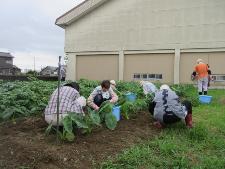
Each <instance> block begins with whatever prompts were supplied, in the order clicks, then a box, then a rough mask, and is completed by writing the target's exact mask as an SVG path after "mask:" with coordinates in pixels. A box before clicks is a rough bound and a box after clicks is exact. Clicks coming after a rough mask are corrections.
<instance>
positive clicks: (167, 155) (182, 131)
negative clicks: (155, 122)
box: [100, 90, 225, 169]
mask: <svg viewBox="0 0 225 169" xmlns="http://www.w3.org/2000/svg"><path fill="white" fill-rule="evenodd" d="M209 95H212V96H213V101H212V103H211V104H209V105H202V104H201V105H200V106H198V107H195V108H194V109H193V121H194V128H193V129H187V128H186V126H185V125H184V124H183V123H178V124H174V125H171V126H169V127H168V128H166V129H164V130H162V131H161V132H160V133H159V135H158V136H156V137H155V138H154V139H153V140H148V141H147V140H146V141H145V142H144V143H142V144H139V145H135V146H133V147H131V148H130V149H127V150H124V151H123V152H122V153H121V154H118V155H117V156H116V157H115V159H109V160H108V161H106V162H104V163H102V164H101V166H100V168H102V169H120V168H125V169H136V168H140V169H148V168H150V169H154V168H157V169H164V168H165V169H170V168H173V169H185V168H193V169H221V168H225V90H211V91H209Z"/></svg>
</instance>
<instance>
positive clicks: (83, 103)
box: [77, 96, 86, 107]
mask: <svg viewBox="0 0 225 169" xmlns="http://www.w3.org/2000/svg"><path fill="white" fill-rule="evenodd" d="M77 102H78V103H79V104H80V105H81V106H82V107H84V106H86V99H85V97H84V96H81V97H79V98H78V99H77Z"/></svg>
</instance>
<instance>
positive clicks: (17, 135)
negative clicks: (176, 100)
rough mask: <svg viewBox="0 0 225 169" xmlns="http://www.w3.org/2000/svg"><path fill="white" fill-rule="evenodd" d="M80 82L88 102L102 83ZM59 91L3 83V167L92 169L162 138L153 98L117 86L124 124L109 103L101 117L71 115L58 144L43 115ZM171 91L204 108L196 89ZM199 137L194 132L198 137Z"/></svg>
mask: <svg viewBox="0 0 225 169" xmlns="http://www.w3.org/2000/svg"><path fill="white" fill-rule="evenodd" d="M78 83H79V85H80V88H81V91H80V94H81V95H83V96H85V97H86V98H87V97H88V96H89V94H90V93H91V92H92V90H93V89H94V88H95V87H96V86H98V85H99V84H100V82H99V81H89V80H84V79H81V80H79V81H78ZM159 85H160V84H156V86H159ZM56 87H57V83H56V82H45V81H40V80H37V79H34V78H31V79H30V81H28V82H21V81H15V82H5V81H0V96H1V97H0V121H1V125H0V131H1V141H2V143H0V148H1V149H2V150H3V151H2V152H1V153H0V157H1V158H0V167H1V168H10V167H11V168H19V167H20V168H26V167H27V168H45V167H46V166H48V168H51V167H52V168H64V167H65V168H90V167H93V166H98V165H99V164H100V162H102V161H104V160H105V159H108V158H110V156H115V155H116V154H117V153H119V152H121V150H123V149H125V148H129V147H130V146H131V145H134V144H137V143H140V142H142V141H145V140H146V139H153V138H155V136H157V135H158V134H159V131H157V130H156V129H155V128H153V126H152V117H151V116H150V115H149V113H148V112H147V108H148V102H149V100H151V99H152V98H153V97H152V96H151V95H148V96H145V95H144V94H143V91H142V88H141V87H140V85H139V83H137V82H117V90H118V91H117V94H118V96H119V101H118V103H117V105H119V106H121V115H122V120H121V121H119V122H117V121H116V119H115V117H114V116H113V115H112V113H111V112H112V108H113V105H112V104H110V103H109V102H105V103H104V104H103V105H102V106H101V108H100V110H99V112H94V111H92V110H91V109H89V108H87V109H86V111H85V113H86V116H84V117H83V116H79V115H76V114H74V113H73V114H72V113H71V114H70V115H69V116H67V117H66V118H64V120H63V128H62V130H60V133H59V135H60V138H61V139H62V140H65V141H64V142H63V141H62V143H61V144H60V145H55V132H54V128H52V126H48V125H47V124H46V123H45V122H44V120H43V111H44V108H45V107H46V105H47V103H48V100H49V98H50V95H51V93H52V92H53V91H54V90H55V89H56ZM171 88H172V89H173V90H174V91H176V93H177V94H178V95H179V96H180V98H181V99H182V100H183V99H188V100H190V101H191V102H192V104H193V106H194V107H195V108H194V109H198V108H199V102H198V95H197V93H196V89H195V88H194V87H193V86H192V85H173V86H171ZM128 92H132V93H135V94H136V95H137V100H136V101H135V102H134V103H131V102H129V101H126V99H125V94H126V93H128ZM182 125H183V124H182ZM183 126H184V125H183ZM50 129H53V130H50ZM45 134H48V136H46V135H45ZM195 134H196V133H195ZM195 134H193V133H192V137H195ZM68 141H69V142H70V143H67V142H68ZM20 147H22V148H21V149H20ZM38 147H41V148H40V149H38ZM71 154H73V156H72V157H71ZM3 156H4V158H3ZM23 156H24V158H22V157H23ZM25 157H26V159H25ZM86 158H88V159H86ZM1 159H4V160H1ZM45 159H46V161H45ZM85 161H87V162H85ZM109 166H111V167H112V168H113V165H112V161H110V163H107V164H104V165H103V168H105V167H106V168H111V167H109ZM120 167H121V166H120Z"/></svg>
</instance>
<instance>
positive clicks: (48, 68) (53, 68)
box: [41, 66, 57, 72]
mask: <svg viewBox="0 0 225 169" xmlns="http://www.w3.org/2000/svg"><path fill="white" fill-rule="evenodd" d="M46 69H47V70H51V71H55V70H56V69H57V67H54V66H46V67H44V68H43V69H41V72H42V71H44V70H46Z"/></svg>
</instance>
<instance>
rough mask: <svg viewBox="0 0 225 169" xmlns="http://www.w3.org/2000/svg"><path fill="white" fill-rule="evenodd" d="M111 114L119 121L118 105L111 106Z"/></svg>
mask: <svg viewBox="0 0 225 169" xmlns="http://www.w3.org/2000/svg"><path fill="white" fill-rule="evenodd" d="M112 114H113V115H114V116H115V117H116V120H117V121H120V106H115V107H113V109H112Z"/></svg>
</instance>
